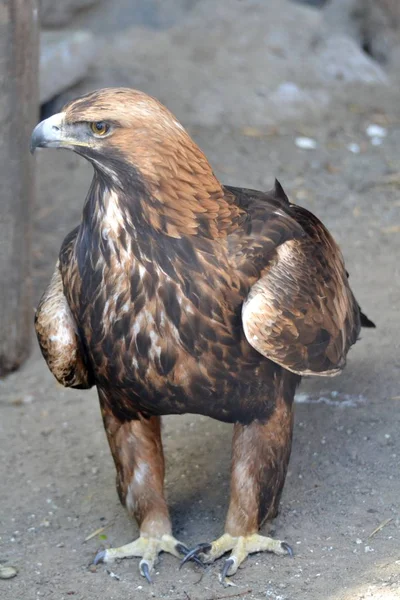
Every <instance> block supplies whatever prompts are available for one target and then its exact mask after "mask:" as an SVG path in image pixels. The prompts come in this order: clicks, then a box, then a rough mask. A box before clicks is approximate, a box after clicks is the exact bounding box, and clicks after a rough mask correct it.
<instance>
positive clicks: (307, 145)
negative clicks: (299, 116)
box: [295, 137, 318, 150]
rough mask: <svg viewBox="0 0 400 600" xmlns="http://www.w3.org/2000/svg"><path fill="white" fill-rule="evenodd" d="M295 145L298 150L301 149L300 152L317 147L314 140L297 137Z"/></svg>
mask: <svg viewBox="0 0 400 600" xmlns="http://www.w3.org/2000/svg"><path fill="white" fill-rule="evenodd" d="M295 144H296V146H297V147H298V148H301V149H302V150H315V149H316V147H317V146H318V144H317V142H316V141H315V140H313V139H312V138H308V137H297V138H296V139H295Z"/></svg>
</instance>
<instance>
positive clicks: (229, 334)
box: [32, 89, 373, 578]
mask: <svg viewBox="0 0 400 600" xmlns="http://www.w3.org/2000/svg"><path fill="white" fill-rule="evenodd" d="M93 124H94V125H93ZM100 132H101V133H100ZM32 145H33V147H36V146H57V147H67V148H70V149H72V150H74V151H75V152H77V153H78V154H81V155H83V156H85V157H86V158H87V159H88V160H90V161H91V162H92V164H93V166H94V170H95V174H94V178H93V181H92V184H91V187H90V190H89V193H88V196H87V198H86V201H85V204H84V209H83V215H82V221H81V223H80V225H79V227H77V228H76V229H75V230H74V231H73V232H71V234H70V235H68V236H67V238H66V239H65V240H64V242H63V245H62V247H61V252H60V256H59V263H57V266H56V271H55V274H54V276H53V279H52V281H51V283H50V286H49V287H48V289H47V290H46V292H45V294H44V296H43V298H42V300H41V303H40V305H39V307H38V310H37V313H36V331H37V334H38V339H39V343H40V346H41V348H42V352H43V355H44V357H45V359H46V361H47V363H48V365H49V367H50V369H51V370H52V372H53V373H54V375H55V376H56V377H57V379H58V380H59V381H60V382H61V383H63V384H64V385H66V386H72V387H80V388H82V387H91V386H92V385H96V386H97V389H98V393H99V398H100V404H101V409H102V414H103V418H104V424H105V428H106V432H107V436H108V440H109V443H110V447H111V451H112V453H113V457H114V461H115V464H116V468H117V487H118V492H119V495H120V498H121V501H122V502H123V503H124V504H125V506H126V507H127V509H128V511H129V512H130V513H131V514H132V515H134V516H135V517H136V518H137V520H138V522H139V525H140V531H141V537H140V538H139V539H138V540H136V541H135V542H133V543H132V544H130V545H127V546H125V547H123V548H120V549H109V550H107V551H105V552H104V553H102V554H101V556H100V557H98V558H99V559H100V558H101V559H103V560H105V561H108V560H111V559H112V558H114V557H116V556H133V555H134V556H143V557H144V558H143V559H142V561H141V572H142V574H144V575H145V576H146V577H147V578H149V577H150V571H151V569H152V566H153V564H154V561H155V559H156V556H157V554H158V552H159V551H161V550H164V551H169V552H172V553H174V554H177V553H178V551H180V552H182V553H186V554H187V550H186V549H185V548H184V547H183V545H179V543H178V542H177V541H176V540H175V539H174V538H173V537H172V533H171V525H170V520H169V516H168V509H167V506H166V503H165V500H164V496H163V474H164V462H163V454H162V445H161V438H160V419H159V417H160V416H161V415H165V414H173V413H177V414H178V413H185V412H191V413H199V414H203V415H208V416H211V417H213V418H216V419H220V420H222V421H227V422H232V423H235V433H234V439H233V453H232V485H231V503H230V507H229V512H228V518H227V522H226V527H225V535H224V536H222V538H220V539H219V540H216V541H215V542H213V544H210V545H202V546H200V547H198V548H196V549H194V551H193V552H191V553H189V554H187V557H186V558H187V559H189V558H192V557H195V556H196V555H197V554H201V556H202V557H203V559H204V560H214V559H215V558H218V557H219V556H221V555H222V554H223V553H225V552H226V551H227V550H232V555H231V557H230V559H228V562H227V563H226V565H225V567H224V572H223V578H225V576H226V575H232V574H233V573H234V572H235V571H236V569H237V567H238V566H239V564H240V562H242V560H244V558H245V557H246V556H247V554H248V553H250V552H254V551H258V550H270V551H273V552H275V553H277V554H285V553H287V552H288V551H289V549H288V546H287V545H286V544H285V543H284V542H280V541H279V540H272V539H271V538H265V537H262V536H259V535H257V530H258V528H259V527H260V525H261V524H262V522H263V521H264V520H265V519H266V518H271V517H273V516H274V515H275V514H276V512H277V509H278V504H279V498H280V494H281V491H282V487H283V484H284V480H285V476H286V469H287V464H288V461H289V456H290V446H291V435H292V422H293V418H292V402H293V397H294V392H295V388H296V386H297V385H298V383H299V381H300V377H301V375H313V374H314V375H335V374H336V373H338V372H340V371H341V370H342V369H343V367H344V365H345V360H346V354H347V352H348V350H349V348H350V346H351V345H352V344H354V343H355V341H356V340H357V336H358V334H359V331H360V326H361V324H365V325H366V326H371V325H373V324H372V323H371V322H370V321H369V320H368V319H367V318H366V317H365V316H364V315H362V313H361V311H360V309H359V306H358V304H357V302H356V301H355V299H354V296H353V294H352V292H351V289H350V287H349V283H348V277H347V273H346V271H345V268H344V263H343V258H342V255H341V253H340V250H339V249H338V247H337V245H336V243H335V242H334V240H333V239H332V237H331V236H330V234H329V233H328V232H327V230H326V229H325V227H324V226H323V225H322V224H321V223H320V221H318V219H317V218H316V217H314V216H313V215H312V214H311V213H309V212H308V211H306V210H305V209H303V208H301V207H299V206H295V205H293V204H291V203H290V202H289V200H288V198H287V196H286V195H285V193H284V191H283V189H282V187H281V186H280V184H279V183H278V182H276V185H275V189H274V190H272V191H271V192H268V193H265V192H258V191H254V190H248V189H239V188H234V187H229V186H222V185H221V184H220V183H219V181H218V180H217V179H216V177H215V176H214V174H213V172H212V170H211V167H210V166H209V163H208V162H207V159H206V158H205V156H204V155H203V153H202V152H201V151H200V150H199V148H198V147H197V146H196V144H195V143H194V142H193V141H192V140H191V138H190V137H189V136H188V134H187V133H186V132H185V130H184V129H183V128H182V126H181V125H180V124H179V123H178V122H177V121H176V120H175V118H174V117H173V115H171V113H169V111H167V110H166V109H165V108H164V107H163V106H162V105H160V104H159V103H158V102H157V101H156V100H154V99H151V98H149V97H148V96H146V95H144V94H142V93H140V92H137V91H134V90H127V89H109V90H101V91H98V92H94V93H92V94H89V95H87V96H84V97H83V98H80V99H78V100H76V101H74V102H72V103H70V104H69V105H68V106H66V108H65V109H64V111H63V112H62V113H60V114H59V115H55V116H54V117H51V118H50V119H48V120H47V121H44V122H43V123H41V124H39V125H38V127H37V128H36V129H35V131H34V133H33V137H32ZM149 544H150V546H151V544H153V546H151V548H152V551H151V552H150V551H149V550H148V548H149ZM146 549H147V551H146ZM146 552H147V553H146ZM185 560H186V559H185Z"/></svg>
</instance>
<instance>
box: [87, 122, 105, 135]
mask: <svg viewBox="0 0 400 600" xmlns="http://www.w3.org/2000/svg"><path fill="white" fill-rule="evenodd" d="M89 126H90V129H91V132H92V133H94V135H97V136H99V137H102V136H104V135H106V133H108V132H109V131H110V126H109V125H108V123H106V122H105V121H93V122H92V123H89Z"/></svg>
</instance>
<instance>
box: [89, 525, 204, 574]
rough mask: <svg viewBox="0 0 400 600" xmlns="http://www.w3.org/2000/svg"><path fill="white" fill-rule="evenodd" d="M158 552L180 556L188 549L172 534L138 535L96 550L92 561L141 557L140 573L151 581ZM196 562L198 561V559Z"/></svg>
mask: <svg viewBox="0 0 400 600" xmlns="http://www.w3.org/2000/svg"><path fill="white" fill-rule="evenodd" d="M160 552H168V553H169V554H173V556H176V557H177V558H181V556H182V554H183V555H186V554H187V553H188V552H189V550H188V549H187V548H186V546H185V545H184V544H182V543H181V542H178V540H176V539H175V538H174V537H172V535H168V534H165V535H163V536H161V537H159V538H156V537H145V536H140V537H139V538H138V539H137V540H135V541H134V542H131V543H130V544H125V546H121V547H120V548H107V550H102V551H101V552H98V553H97V555H96V557H95V559H94V561H93V562H94V564H95V565H97V564H98V563H100V562H104V563H110V562H113V561H114V560H115V559H117V558H131V557H133V556H138V557H142V560H141V561H140V563H139V570H140V574H141V575H142V576H143V577H146V579H147V581H148V582H149V583H151V576H150V574H151V572H152V570H153V568H154V565H155V564H156V562H157V560H158V555H159V553H160ZM196 562H200V561H199V559H197V561H196Z"/></svg>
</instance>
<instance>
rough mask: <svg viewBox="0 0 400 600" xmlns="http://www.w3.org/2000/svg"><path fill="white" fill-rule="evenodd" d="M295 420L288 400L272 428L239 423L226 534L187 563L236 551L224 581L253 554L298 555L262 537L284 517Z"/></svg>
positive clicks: (278, 410) (277, 411) (228, 562)
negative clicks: (281, 503)
mask: <svg viewBox="0 0 400 600" xmlns="http://www.w3.org/2000/svg"><path fill="white" fill-rule="evenodd" d="M292 430H293V415H292V408H291V406H290V404H287V403H286V401H285V400H284V398H283V396H281V397H279V398H278V401H277V404H276V408H275V411H274V413H273V414H272V416H271V417H270V419H269V420H268V421H267V422H266V423H261V422H258V421H254V422H253V423H251V424H250V425H240V424H236V425H235V428H234V434H233V447H232V476H231V499H230V504H229V510H228V515H227V519H226V524H225V533H224V535H223V536H222V537H220V538H219V539H217V540H216V541H214V542H212V543H211V544H199V545H198V546H197V547H196V548H194V549H193V550H191V551H190V552H189V554H187V555H186V557H185V558H184V560H183V562H186V561H187V560H190V559H191V558H192V557H193V556H200V558H201V559H202V560H203V561H204V562H212V561H214V560H216V559H217V558H219V557H220V556H222V555H223V554H225V553H226V552H228V551H230V550H231V551H232V552H231V555H230V556H229V558H228V559H227V560H226V561H225V564H224V566H223V569H222V571H221V581H222V582H223V583H227V582H226V576H227V575H234V573H236V571H237V569H238V567H239V566H240V564H241V563H242V562H243V561H244V560H245V559H246V558H247V556H248V554H251V553H252V552H261V551H268V552H273V553H275V554H281V555H284V554H289V555H292V550H291V548H290V546H288V544H286V543H285V542H281V541H280V540H274V539H272V538H270V537H265V536H261V535H259V534H258V533H257V532H258V529H259V528H260V527H261V525H262V524H263V523H264V521H266V520H267V519H272V518H274V517H275V516H276V514H277V512H278V506H279V500H280V497H281V493H282V489H283V485H284V483H285V477H286V472H287V466H288V463H289V458H290V450H291V440H292Z"/></svg>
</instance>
